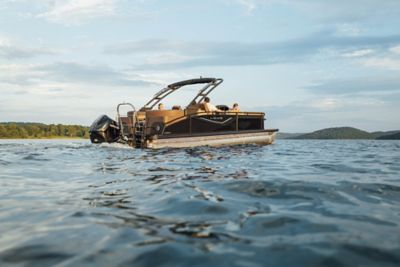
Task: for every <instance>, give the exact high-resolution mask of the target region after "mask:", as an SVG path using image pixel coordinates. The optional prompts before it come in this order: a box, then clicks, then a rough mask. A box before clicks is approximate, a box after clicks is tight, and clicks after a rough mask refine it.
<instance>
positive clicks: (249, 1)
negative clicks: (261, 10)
mask: <svg viewBox="0 0 400 267" xmlns="http://www.w3.org/2000/svg"><path fill="white" fill-rule="evenodd" d="M236 2H237V3H239V4H240V5H242V6H244V7H245V8H246V13H247V14H251V13H252V12H253V11H254V10H255V9H256V7H257V5H256V3H255V2H254V1H253V0H236Z"/></svg>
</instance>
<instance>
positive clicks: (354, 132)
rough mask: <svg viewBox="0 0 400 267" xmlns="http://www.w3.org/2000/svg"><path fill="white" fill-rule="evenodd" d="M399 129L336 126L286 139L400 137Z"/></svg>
mask: <svg viewBox="0 0 400 267" xmlns="http://www.w3.org/2000/svg"><path fill="white" fill-rule="evenodd" d="M399 134H400V131H390V132H373V133H369V132H366V131H363V130H360V129H357V128H353V127H337V128H327V129H322V130H318V131H315V132H312V133H307V134H302V135H297V136H293V137H288V138H287V139H377V140H383V139H386V140H387V139H400V138H399Z"/></svg>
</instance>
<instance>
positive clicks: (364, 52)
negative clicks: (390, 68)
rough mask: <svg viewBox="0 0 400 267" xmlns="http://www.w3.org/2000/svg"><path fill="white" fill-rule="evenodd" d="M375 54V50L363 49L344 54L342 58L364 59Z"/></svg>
mask: <svg viewBox="0 0 400 267" xmlns="http://www.w3.org/2000/svg"><path fill="white" fill-rule="evenodd" d="M373 52H374V50H373V49H361V50H356V51H352V52H348V53H344V54H343V55H342V56H343V57H350V58H351V57H363V56H366V55H369V54H372V53H373Z"/></svg>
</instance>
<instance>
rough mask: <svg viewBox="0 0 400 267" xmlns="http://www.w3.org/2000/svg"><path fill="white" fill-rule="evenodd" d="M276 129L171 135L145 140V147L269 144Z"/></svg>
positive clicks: (273, 137)
mask: <svg viewBox="0 0 400 267" xmlns="http://www.w3.org/2000/svg"><path fill="white" fill-rule="evenodd" d="M275 135H276V131H261V132H251V133H233V134H218V135H207V136H188V137H172V138H162V139H154V140H147V142H146V147H147V148H153V149H159V148H185V147H196V146H229V145H240V144H261V145H270V144H272V143H273V142H274V140H275Z"/></svg>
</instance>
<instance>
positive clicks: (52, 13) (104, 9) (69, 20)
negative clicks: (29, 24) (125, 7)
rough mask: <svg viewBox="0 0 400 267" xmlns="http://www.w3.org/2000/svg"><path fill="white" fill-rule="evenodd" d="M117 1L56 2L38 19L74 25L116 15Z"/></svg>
mask: <svg viewBox="0 0 400 267" xmlns="http://www.w3.org/2000/svg"><path fill="white" fill-rule="evenodd" d="M116 2H117V0H55V1H51V2H50V3H49V10H48V11H46V12H44V13H41V14H39V15H38V17H41V18H45V19H47V20H49V21H52V22H57V23H61V24H67V25H73V24H80V23H83V22H85V21H88V20H91V19H94V18H99V17H107V16H112V15H114V14H115V9H116Z"/></svg>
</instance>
